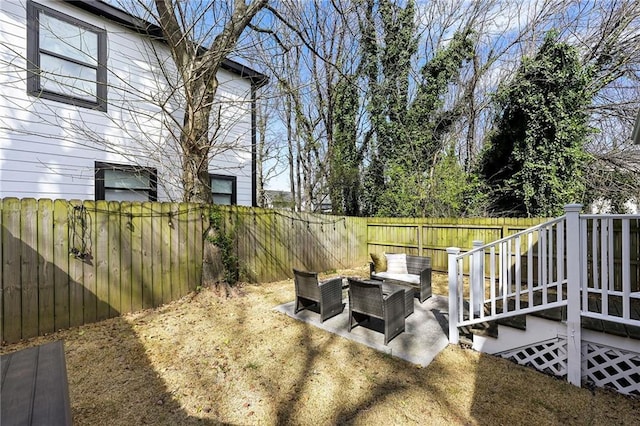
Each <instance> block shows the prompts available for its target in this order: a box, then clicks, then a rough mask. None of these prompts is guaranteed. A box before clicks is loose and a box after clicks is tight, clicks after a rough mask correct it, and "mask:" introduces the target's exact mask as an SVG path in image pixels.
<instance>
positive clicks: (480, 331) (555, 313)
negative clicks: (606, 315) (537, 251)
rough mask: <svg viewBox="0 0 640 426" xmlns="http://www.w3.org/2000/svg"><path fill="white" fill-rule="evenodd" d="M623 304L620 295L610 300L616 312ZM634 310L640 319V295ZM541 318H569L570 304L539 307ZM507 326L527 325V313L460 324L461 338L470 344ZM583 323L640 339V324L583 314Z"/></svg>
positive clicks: (511, 306)
mask: <svg viewBox="0 0 640 426" xmlns="http://www.w3.org/2000/svg"><path fill="white" fill-rule="evenodd" d="M507 303H508V311H513V310H515V301H514V300H513V299H510V300H508V302H507ZM597 303H598V301H597V300H595V299H592V298H590V299H589V306H590V309H589V310H592V311H596V310H599V308H600V307H599V306H595V304H597ZM534 304H536V298H535V297H534ZM497 305H498V306H497V311H498V312H500V311H501V310H502V303H498V304H497ZM520 305H521V306H522V307H526V306H528V303H527V301H526V300H521V301H520ZM484 310H485V314H486V315H489V313H490V307H489V305H488V304H485V306H484ZM621 311H622V306H621V304H620V303H619V301H617V300H616V299H612V301H611V302H610V303H609V312H610V313H611V314H613V315H621ZM631 311H632V314H631V316H632V318H635V319H640V301H638V300H637V299H632V300H631ZM530 315H533V316H536V317H539V318H544V319H548V320H552V321H565V320H566V319H567V310H566V307H561V308H551V309H545V310H542V311H538V312H536V313H533V314H530ZM500 325H502V326H506V327H512V328H516V329H519V330H526V329H527V315H517V316H512V317H507V318H502V319H498V320H495V321H485V322H482V323H479V324H474V325H472V326H463V327H459V330H460V338H461V339H462V343H463V344H470V342H471V341H472V339H473V336H474V335H476V336H483V337H493V338H496V339H497V338H498V337H499V336H498V330H499V327H498V326H500ZM582 327H583V329H587V330H592V331H597V332H602V333H607V334H613V335H616V336H620V337H628V338H631V339H636V340H640V327H634V326H631V325H626V324H620V323H615V322H611V321H604V320H600V319H595V318H585V317H583V318H582Z"/></svg>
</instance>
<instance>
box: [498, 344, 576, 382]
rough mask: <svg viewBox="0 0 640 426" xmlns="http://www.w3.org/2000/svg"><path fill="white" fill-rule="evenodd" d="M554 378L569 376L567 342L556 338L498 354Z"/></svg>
mask: <svg viewBox="0 0 640 426" xmlns="http://www.w3.org/2000/svg"><path fill="white" fill-rule="evenodd" d="M497 355H499V356H501V357H503V358H507V359H510V360H512V361H515V362H517V363H518V364H520V365H527V366H531V367H534V368H535V369H537V370H539V371H543V372H545V373H547V374H551V375H554V376H560V377H563V376H566V375H567V340H566V339H563V338H559V337H557V338H554V339H549V340H545V341H543V342H539V343H535V344H533V345H530V346H523V347H520V348H517V349H513V350H510V351H505V352H501V353H499V354H497Z"/></svg>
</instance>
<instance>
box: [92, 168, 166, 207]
mask: <svg viewBox="0 0 640 426" xmlns="http://www.w3.org/2000/svg"><path fill="white" fill-rule="evenodd" d="M95 170H96V188H95V195H96V200H107V201H157V199H158V188H157V181H158V175H157V173H156V169H153V168H150V167H136V166H128V165H122V164H112V163H98V162H96V166H95Z"/></svg>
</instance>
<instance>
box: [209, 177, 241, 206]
mask: <svg viewBox="0 0 640 426" xmlns="http://www.w3.org/2000/svg"><path fill="white" fill-rule="evenodd" d="M211 192H212V193H213V203H214V204H225V205H233V204H236V177H235V176H224V175H211Z"/></svg>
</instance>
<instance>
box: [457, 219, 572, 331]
mask: <svg viewBox="0 0 640 426" xmlns="http://www.w3.org/2000/svg"><path fill="white" fill-rule="evenodd" d="M447 252H448V253H449V318H450V319H451V318H455V319H456V321H450V341H451V342H452V343H454V341H453V340H452V339H451V337H452V335H451V332H452V331H453V330H451V324H452V323H453V324H455V328H456V330H457V327H460V326H469V325H473V324H477V323H481V322H485V321H491V320H495V319H498V318H505V317H510V316H516V315H524V314H528V313H531V312H536V311H540V310H543V309H549V308H554V307H560V306H564V305H566V304H567V300H566V283H567V277H566V270H567V268H566V235H565V217H564V216H562V217H560V218H557V219H554V220H550V221H548V222H545V223H543V224H540V225H537V226H534V227H532V228H529V229H526V230H524V231H521V232H518V233H516V234H514V235H511V236H509V237H505V238H503V239H501V240H498V241H495V242H492V243H489V244H484V245H483V244H482V242H480V241H474V247H473V249H472V250H470V251H468V252H465V253H460V249H458V248H456V247H452V248H449V249H447ZM467 301H468V303H467ZM456 323H457V324H456ZM454 334H455V336H453V337H454V338H457V332H456V333H454Z"/></svg>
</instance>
